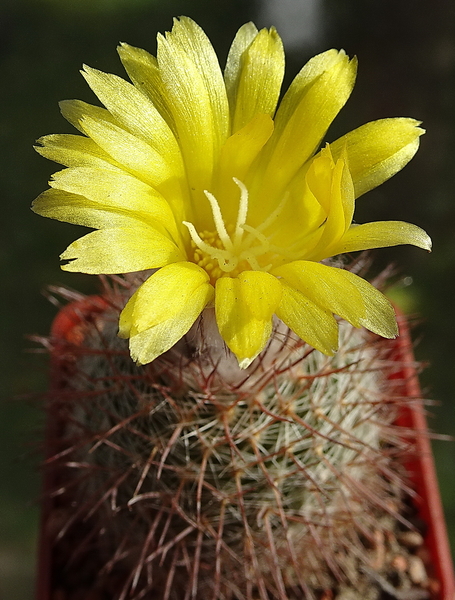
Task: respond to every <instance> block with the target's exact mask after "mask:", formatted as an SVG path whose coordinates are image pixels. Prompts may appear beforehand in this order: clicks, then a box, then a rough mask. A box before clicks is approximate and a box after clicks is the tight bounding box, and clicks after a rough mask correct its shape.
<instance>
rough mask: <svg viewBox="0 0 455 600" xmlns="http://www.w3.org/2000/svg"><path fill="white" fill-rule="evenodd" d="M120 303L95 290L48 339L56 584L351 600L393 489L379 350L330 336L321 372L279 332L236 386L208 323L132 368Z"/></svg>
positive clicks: (345, 329)
mask: <svg viewBox="0 0 455 600" xmlns="http://www.w3.org/2000/svg"><path fill="white" fill-rule="evenodd" d="M129 293H130V292H129V291H128V289H126V290H124V289H123V288H122V287H121V286H119V285H114V286H113V287H111V288H109V289H106V292H105V296H104V300H105V308H104V309H100V310H98V312H93V313H91V314H90V313H89V314H85V315H84V314H83V313H84V311H83V310H82V309H81V312H80V313H78V309H76V314H79V321H80V322H79V324H78V326H77V328H76V329H75V330H73V332H72V335H71V336H69V338H68V336H67V338H68V339H63V338H62V339H57V338H54V339H51V340H50V343H51V345H52V346H53V348H54V349H53V364H54V389H53V391H52V392H51V394H50V398H49V415H50V419H51V421H52V422H53V426H52V431H53V433H52V434H51V438H52V439H50V441H49V444H50V453H51V455H50V458H49V460H48V467H47V469H48V474H50V479H51V481H52V486H51V487H52V490H51V492H50V493H51V495H52V497H53V508H52V511H51V513H50V518H49V519H48V528H50V531H51V534H50V535H51V537H53V539H54V551H53V552H54V562H55V563H56V564H57V567H55V568H54V575H53V587H54V588H55V589H64V588H65V587H67V588H68V589H76V588H77V589H81V590H85V592H84V593H87V591H88V590H90V592H91V593H94V594H95V595H94V596H93V597H94V598H109V599H110V600H111V599H115V600H127V599H129V600H130V599H133V598H134V599H136V600H139V599H141V598H144V599H153V600H155V599H156V600H194V599H198V600H257V599H258V600H259V599H260V600H299V599H303V598H305V599H316V598H320V597H321V594H322V591H323V590H327V589H336V588H337V586H340V585H341V586H342V585H346V584H350V585H353V586H356V585H359V577H360V575H359V573H361V572H362V568H361V565H362V564H363V563H364V562H365V561H367V558H366V548H369V547H373V546H374V544H375V539H376V537H377V535H378V533H380V534H381V535H382V536H384V535H387V532H388V531H390V530H391V528H393V524H392V523H394V522H395V521H396V517H397V515H398V513H399V510H400V498H401V497H402V494H403V490H404V489H405V484H404V482H403V473H402V468H401V467H400V463H399V461H397V455H399V454H401V453H402V452H403V451H404V442H403V441H402V440H401V441H400V438H399V437H398V434H397V431H396V428H395V427H394V425H393V423H394V420H395V418H396V414H397V410H398V408H399V404H400V402H402V399H400V398H399V397H396V395H395V393H394V388H393V382H392V381H390V378H389V375H390V372H391V369H393V366H392V365H391V363H390V361H389V360H388V358H387V357H388V353H389V351H390V342H388V341H384V340H379V339H378V338H376V337H375V336H372V335H370V334H367V333H366V332H365V331H363V330H357V329H354V328H353V327H351V326H350V325H348V324H346V323H340V350H339V351H338V353H337V354H336V355H335V356H334V357H331V358H329V357H326V356H324V355H322V354H321V353H319V352H317V351H315V350H312V349H311V348H310V347H308V346H307V345H306V344H305V343H303V342H302V341H301V340H298V339H297V338H296V337H295V336H294V334H292V332H290V331H289V330H288V329H287V328H285V327H284V326H283V324H282V323H279V322H276V324H275V331H274V335H273V336H272V340H271V342H270V343H269V345H268V347H267V348H266V350H265V351H264V352H263V353H262V354H261V355H260V356H259V357H258V358H257V359H256V360H255V361H254V362H253V364H252V365H251V366H250V367H249V368H248V369H247V370H246V371H241V370H240V369H239V368H238V367H237V365H236V361H235V359H234V357H233V356H232V355H230V353H229V352H228V351H227V350H226V348H225V347H224V345H223V343H222V342H221V339H220V338H219V336H218V335H217V333H216V330H215V327H214V322H213V315H212V314H211V313H210V311H206V312H205V314H204V315H203V317H202V318H201V319H200V320H199V321H198V322H197V323H196V324H195V326H194V327H193V329H192V330H191V331H190V332H189V333H188V334H187V335H186V336H185V338H184V339H183V340H182V341H181V342H179V344H177V345H176V346H175V347H174V348H173V349H172V350H170V351H169V352H167V353H166V354H165V355H163V356H162V357H160V358H159V359H157V360H155V361H154V362H153V363H151V364H149V365H146V366H140V367H138V366H136V365H134V364H133V363H132V362H131V359H130V357H129V353H128V347H127V341H125V340H121V339H119V338H118V337H117V335H116V333H117V322H118V313H119V307H121V306H122V305H123V304H124V302H125V295H127V294H129ZM81 306H83V302H82V303H81ZM76 333H77V335H76ZM73 334H74V335H73ZM71 340H72V341H71ZM74 340H76V342H75V341H74ZM97 593H98V595H96V594H97ZM80 597H81V598H85V597H88V596H84V595H83V593H82V592H81V596H80ZM91 597H92V596H90V598H91ZM365 597H366V596H365ZM371 597H372V598H373V596H371ZM71 598H73V596H71ZM74 598H79V596H77V595H75V596H74Z"/></svg>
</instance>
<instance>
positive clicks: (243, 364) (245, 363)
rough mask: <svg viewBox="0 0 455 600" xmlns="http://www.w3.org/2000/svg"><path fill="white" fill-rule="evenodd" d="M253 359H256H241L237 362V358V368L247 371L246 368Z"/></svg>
mask: <svg viewBox="0 0 455 600" xmlns="http://www.w3.org/2000/svg"><path fill="white" fill-rule="evenodd" d="M255 358H256V357H253V358H243V359H242V360H239V359H238V358H237V360H238V361H239V367H240V368H241V369H247V368H248V367H249V366H250V365H251V363H252V362H253V360H254V359H255Z"/></svg>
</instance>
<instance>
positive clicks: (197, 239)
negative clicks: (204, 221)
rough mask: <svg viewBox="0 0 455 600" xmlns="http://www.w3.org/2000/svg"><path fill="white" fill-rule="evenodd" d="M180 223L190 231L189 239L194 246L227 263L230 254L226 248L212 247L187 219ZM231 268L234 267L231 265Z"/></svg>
mask: <svg viewBox="0 0 455 600" xmlns="http://www.w3.org/2000/svg"><path fill="white" fill-rule="evenodd" d="M182 223H183V224H184V225H185V226H186V227H188V231H189V232H190V236H191V239H192V240H193V242H194V243H195V244H196V246H197V247H198V248H200V249H201V250H202V252H205V253H206V254H208V255H209V256H211V257H213V258H216V259H217V260H218V261H220V260H221V261H222V262H223V264H227V263H228V262H229V259H230V258H231V256H232V255H231V254H230V252H228V251H226V250H221V249H220V248H214V247H213V246H211V245H210V244H207V242H204V240H203V239H202V238H201V236H200V235H199V234H198V232H197V231H196V228H195V226H194V225H193V223H189V222H188V221H182ZM220 266H221V265H220ZM232 268H234V267H232Z"/></svg>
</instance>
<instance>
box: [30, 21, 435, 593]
mask: <svg viewBox="0 0 455 600" xmlns="http://www.w3.org/2000/svg"><path fill="white" fill-rule="evenodd" d="M119 53H120V57H121V59H122V62H123V64H124V66H125V68H126V70H127V72H128V75H129V77H130V79H131V81H132V84H129V83H127V82H125V81H124V80H122V79H120V78H119V77H116V76H114V75H108V74H105V73H102V72H100V71H96V70H95V69H90V68H89V67H85V69H84V71H83V74H84V77H85V78H86V79H87V81H88V83H89V85H90V87H91V88H92V89H93V91H94V92H95V93H96V95H97V96H98V97H99V99H100V100H101V102H102V103H103V104H104V106H105V107H106V108H100V107H95V106H91V105H89V104H86V103H84V102H80V101H75V100H74V101H67V102H65V103H63V104H62V112H63V114H64V116H65V117H66V118H67V119H68V120H69V121H70V122H71V123H72V124H73V125H74V126H75V127H77V128H78V129H79V130H80V131H81V132H82V134H83V135H82V136H73V135H51V136H46V137H44V138H42V139H41V140H40V146H39V147H38V148H37V149H38V150H39V152H40V153H42V154H43V155H45V156H46V157H48V158H51V159H53V160H55V161H57V162H60V163H62V164H63V165H64V166H65V167H67V168H66V169H64V170H63V171H60V172H58V173H56V174H55V175H54V176H53V178H52V181H51V182H50V186H51V189H50V190H47V191H46V192H44V193H43V194H42V195H41V196H40V197H39V198H38V199H37V200H36V201H35V203H34V205H33V208H34V210H35V212H37V213H39V214H41V215H43V216H47V217H52V218H56V219H59V220H63V221H69V222H71V223H77V224H80V225H85V226H89V227H92V228H94V229H95V231H93V232H92V233H89V234H88V235H86V236H85V237H83V238H81V239H79V240H77V241H76V242H74V243H73V244H71V245H70V246H69V247H68V249H67V250H66V251H65V252H64V253H63V254H62V258H63V259H64V260H65V261H68V262H67V263H66V264H65V265H64V266H63V268H64V269H66V270H70V271H82V272H86V273H98V274H104V275H114V274H125V273H126V274H128V273H130V275H127V276H126V278H123V279H122V278H119V277H117V278H114V279H113V280H112V281H113V282H114V283H113V287H111V288H109V289H108V287H106V290H105V293H104V296H103V298H104V300H102V301H101V300H99V301H98V302H99V303H100V304H99V306H98V309H97V311H95V312H94V313H93V314H91V313H90V311H87V310H85V309H84V308H83V307H84V304H83V303H82V304H81V305H80V311H81V321H80V323H79V325H78V328H77V330H75V331H73V332H72V334H71V335H72V338H71V340H72V341H73V342H74V339H73V338H74V336H75V335H76V333H77V334H78V335H79V339H78V342H77V343H73V344H72V345H71V344H70V343H69V342H68V340H67V341H66V342H65V343H63V341H62V340H60V341H58V340H54V342H55V343H56V344H57V346H56V348H57V350H55V351H54V356H56V354H57V353H58V352H60V353H63V359H57V358H55V361H56V364H58V365H59V367H60V368H62V369H63V368H64V369H65V373H66V375H65V376H64V377H63V379H61V378H60V383H61V385H60V386H59V387H58V389H56V390H54V391H55V393H54V394H53V396H52V402H51V406H50V411H51V414H52V415H53V419H54V420H55V424H56V425H55V428H54V432H53V435H52V436H51V438H52V440H53V441H52V443H51V445H52V446H55V447H54V448H53V453H54V458H52V457H51V458H50V464H51V465H53V466H52V473H53V475H52V477H54V481H53V485H54V488H55V490H54V491H55V494H56V496H60V500H59V502H60V511H61V517H62V520H63V521H67V522H66V524H63V525H62V524H60V526H59V527H57V525H58V524H59V519H58V509H57V508H56V507H54V511H53V513H54V516H55V515H57V516H56V518H55V519H54V521H55V524H56V530H57V531H58V532H59V533H58V539H59V540H60V543H61V544H63V545H64V546H65V544H66V551H65V552H64V551H63V550H62V551H61V556H62V557H63V556H64V555H69V556H70V567H69V571H67V572H71V573H72V575H69V577H70V579H71V577H72V578H73V579H72V581H73V584H72V585H73V587H75V586H76V582H77V585H78V586H79V588H81V589H83V590H85V591H87V590H89V589H91V590H92V591H93V585H94V584H93V582H94V581H98V584H97V585H98V588H97V589H98V592H99V594H100V597H103V598H104V597H109V598H116V599H117V598H121V599H122V600H123V599H125V598H137V599H139V598H157V599H159V600H161V599H163V600H164V599H170V600H171V599H172V600H180V599H186V598H188V599H190V598H194V599H196V598H198V599H199V598H200V599H201V600H202V599H203V600H205V599H210V598H212V599H213V600H224V599H226V600H228V599H229V600H243V599H247V600H254V599H256V598H260V599H261V600H266V599H274V600H275V599H278V598H279V599H280V600H284V599H287V598H290V599H294V598H295V599H298V598H303V597H307V598H312V597H313V596H314V595H316V596H315V597H317V595H318V594H320V593H322V592H321V590H329V589H332V588H333V586H335V585H342V584H340V583H339V582H350V583H351V585H352V584H354V586H359V585H361V584H360V583H359V577H360V574H362V573H363V569H364V567H365V568H366V567H367V566H368V564H367V563H368V560H367V559H366V558H365V554H366V553H367V549H368V547H369V545H370V546H371V545H374V540H375V539H376V538H375V536H377V535H379V534H383V533H384V532H385V531H388V532H389V533H390V532H391V531H392V530H393V527H392V525H391V515H395V517H397V516H399V510H400V509H399V506H400V498H401V497H402V492H403V490H404V489H405V484H404V483H403V481H402V478H401V475H400V467H399V464H398V463H397V462H396V461H395V460H394V457H395V455H396V454H400V453H401V451H402V442H401V441H400V440H399V438H398V436H397V434H396V433H395V430H394V427H393V423H394V419H395V417H396V405H397V402H398V399H397V398H396V395H395V394H394V390H393V387H392V383H391V380H390V377H389V375H390V369H391V367H390V364H389V362H388V351H389V346H388V344H389V342H387V341H384V340H381V341H379V338H378V337H377V334H379V335H380V336H383V337H384V338H393V337H395V335H396V334H397V326H396V321H395V315H394V311H393V308H392V306H391V305H390V303H389V302H388V300H387V299H386V298H385V296H383V294H382V293H380V292H379V291H378V290H377V289H376V288H375V287H374V286H373V285H371V284H369V283H367V282H366V281H365V280H364V279H363V278H361V277H359V276H358V275H357V274H356V273H355V269H354V270H353V269H351V268H349V267H347V266H346V265H348V264H349V261H345V262H343V261H342V260H341V259H339V258H338V259H333V257H334V256H338V255H341V254H345V253H350V252H354V251H358V250H365V249H368V248H376V247H381V246H393V245H397V244H403V243H411V244H414V245H416V246H419V247H422V248H424V249H427V250H429V249H430V247H431V243H430V240H429V237H428V236H427V234H426V233H425V232H424V231H422V230H421V229H420V228H418V227H416V226H415V225H410V224H409V223H403V222H396V221H387V222H376V223H366V224H363V225H358V224H355V223H354V222H353V212H354V204H355V199H356V198H357V197H359V196H361V195H362V194H364V193H365V192H367V191H368V190H370V189H372V188H373V187H375V186H377V185H379V184H380V183H382V182H383V181H385V180H386V179H387V178H389V177H390V176H392V175H393V174H394V173H396V172H397V171H398V170H400V169H401V168H402V167H403V166H404V165H405V164H406V163H407V162H408V161H409V160H410V159H411V158H412V156H413V155H414V154H415V152H416V150H417V147H418V143H419V136H420V135H421V134H422V133H423V130H422V129H420V128H419V127H418V123H417V122H416V121H414V120H412V119H407V118H400V119H384V120H381V121H376V122H373V123H369V124H367V125H364V126H362V127H360V128H359V129H357V130H355V131H353V132H351V133H349V134H347V135H346V136H344V137H343V138H340V139H339V140H337V141H335V142H334V143H332V144H326V145H325V146H324V147H322V149H321V150H320V151H319V152H318V153H317V154H315V152H316V151H317V150H318V148H320V146H321V140H323V138H324V136H325V134H326V131H327V128H328V126H329V125H330V123H331V121H332V120H333V118H334V117H335V116H336V114H337V113H338V111H339V110H340V109H341V107H342V106H343V105H344V103H345V102H346V100H347V98H348V96H349V94H350V92H351V89H352V86H353V83H354V79H355V71H356V61H355V60H352V61H350V60H349V59H348V57H347V56H346V55H345V53H344V52H337V51H335V50H330V51H328V52H325V53H323V54H321V55H318V56H316V57H314V58H313V59H312V60H311V61H309V63H308V64H307V65H306V66H305V67H304V68H303V69H302V71H301V72H300V73H299V75H297V77H296V78H295V80H294V81H293V83H292V84H291V86H290V88H289V90H288V91H287V92H286V94H285V95H284V97H283V99H282V101H281V103H280V104H279V106H278V108H277V103H278V98H279V95H280V86H281V81H282V78H283V72H284V55H283V48H282V44H281V40H280V38H279V36H278V34H277V33H276V31H275V30H274V29H273V28H272V29H271V30H270V31H267V30H265V29H264V30H262V31H260V32H258V31H257V29H256V28H255V27H254V25H253V24H251V23H249V24H247V25H245V26H243V27H242V28H241V29H240V30H239V32H238V34H237V36H236V37H235V40H234V42H233V44H232V47H231V50H230V52H229V55H228V59H227V65H226V69H225V72H224V75H223V74H222V73H221V70H220V67H219V65H218V62H217V59H216V56H215V54H214V51H213V48H212V46H211V44H210V42H209V41H208V39H207V38H206V36H205V34H204V33H203V32H202V30H201V29H200V28H199V27H198V26H197V25H196V24H195V23H194V22H193V21H191V20H190V19H188V18H181V19H180V20H176V21H175V23H174V27H173V30H172V32H170V33H168V34H167V35H166V36H165V37H163V36H159V38H158V51H157V57H156V58H155V57H152V56H151V55H150V54H148V53H147V52H145V51H143V50H140V49H138V48H134V47H132V46H128V45H127V44H122V45H121V46H120V48H119ZM131 273H136V275H131ZM83 315H86V317H87V318H86V320H84V319H83V318H82V316H83ZM335 315H336V316H335ZM364 328H365V329H364ZM366 329H368V330H369V331H370V332H373V333H369V332H367V331H366ZM118 331H119V335H120V337H118V336H117V333H118ZM374 334H375V335H374ZM76 337H77V336H76ZM125 338H126V339H128V340H129V342H127V341H126V339H125ZM65 344H66V345H65ZM128 346H129V348H128ZM65 357H66V358H65ZM59 377H60V375H59ZM57 504H58V503H57ZM69 512H72V514H71V517H70V518H68V513H69ZM392 520H393V519H392ZM70 550H71V552H70ZM71 565H73V567H71ZM362 565H363V567H362ZM97 578H98V579H97ZM90 581H91V583H90ZM100 582H104V583H102V584H101V583H100ZM336 582H338V583H336ZM55 585H56V586H57V587H58V583H56V584H55ZM100 586H101V587H100ZM102 586H104V587H102ZM70 587H71V586H70ZM95 587H96V586H95ZM370 587H371V586H370ZM339 593H340V594H341V593H342V592H341V591H339ZM102 594H104V596H103V595H102ZM339 597H340V598H341V596H339ZM365 597H366V596H365ZM372 598H374V597H373V596H372Z"/></svg>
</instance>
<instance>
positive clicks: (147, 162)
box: [80, 117, 181, 187]
mask: <svg viewBox="0 0 455 600" xmlns="http://www.w3.org/2000/svg"><path fill="white" fill-rule="evenodd" d="M80 126H81V128H82V129H83V131H84V133H85V134H86V135H88V136H89V137H91V138H92V140H94V141H95V142H96V144H98V146H100V147H101V148H102V149H103V150H104V151H105V152H107V153H108V154H109V155H110V156H112V157H113V158H114V159H115V160H116V161H117V162H119V163H120V164H122V165H123V166H124V167H126V169H127V170H128V171H130V172H131V173H133V174H134V175H136V176H137V177H138V178H140V179H141V180H142V181H145V182H147V183H148V184H150V185H152V186H153V187H159V186H160V185H163V184H165V183H166V182H167V181H168V180H170V179H172V178H173V177H175V176H180V175H181V174H180V172H178V171H177V172H175V171H174V170H173V167H174V166H175V165H171V164H170V163H168V162H166V160H165V158H164V157H163V155H162V154H161V153H160V152H158V151H157V150H155V149H154V148H152V147H151V146H150V145H149V144H147V142H144V141H143V140H142V139H139V138H137V137H136V136H134V135H132V134H131V133H128V132H127V131H125V130H124V129H122V128H121V127H118V126H117V125H114V124H112V123H108V122H107V121H98V120H95V119H92V118H91V117H83V118H82V119H81V121H80Z"/></svg>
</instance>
